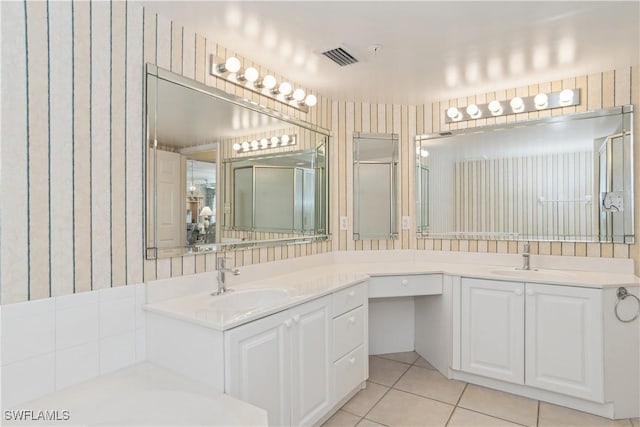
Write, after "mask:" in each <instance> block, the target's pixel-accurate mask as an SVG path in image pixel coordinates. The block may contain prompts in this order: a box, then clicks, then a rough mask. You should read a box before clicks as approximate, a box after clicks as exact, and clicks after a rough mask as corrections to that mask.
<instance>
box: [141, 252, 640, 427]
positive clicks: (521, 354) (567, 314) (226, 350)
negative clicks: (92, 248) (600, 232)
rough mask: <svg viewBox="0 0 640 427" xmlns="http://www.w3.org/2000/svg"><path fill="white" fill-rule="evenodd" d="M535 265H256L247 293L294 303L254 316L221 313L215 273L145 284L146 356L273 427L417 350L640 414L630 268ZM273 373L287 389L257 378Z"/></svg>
mask: <svg viewBox="0 0 640 427" xmlns="http://www.w3.org/2000/svg"><path fill="white" fill-rule="evenodd" d="M531 261H532V268H534V269H535V270H532V271H522V270H518V269H516V268H515V266H518V265H519V263H520V257H519V256H518V255H507V254H468V253H465V254H462V253H444V252H425V251H412V250H401V251H386V252H382V253H378V252H355V253H354V252H337V253H328V254H321V255H315V256H309V257H304V258H298V259H294V260H286V261H277V262H272V263H267V264H261V265H254V266H247V267H242V268H241V275H240V276H238V277H237V278H236V277H234V282H233V283H231V287H232V288H235V289H236V292H235V294H236V295H239V294H242V293H243V292H247V293H248V294H250V293H251V292H253V291H255V290H256V289H262V290H264V289H271V290H273V289H280V290H281V292H283V294H286V295H287V297H286V298H283V299H281V300H278V301H275V302H274V301H268V302H265V304H264V305H262V306H255V307H253V309H252V310H250V312H247V313H237V312H236V313H222V312H220V311H219V309H214V308H212V307H214V306H215V304H216V303H212V301H213V300H212V299H213V298H215V297H210V296H209V295H208V291H209V289H210V288H211V287H213V286H214V282H215V279H214V276H213V273H204V274H200V275H194V276H191V277H190V278H184V277H183V278H180V280H179V282H180V285H179V290H178V288H176V287H175V286H174V285H173V284H172V283H173V282H175V280H176V279H167V280H161V281H157V282H154V283H150V284H149V286H148V287H147V302H148V304H147V306H146V310H147V357H148V359H149V360H150V361H152V362H154V363H157V364H160V365H161V366H165V367H167V368H170V369H173V370H176V371H178V372H180V373H182V374H184V375H186V376H188V377H192V378H196V377H197V378H198V379H199V380H204V381H205V382H206V383H208V384H210V385H212V386H214V387H216V388H218V389H220V390H223V391H225V392H226V393H229V394H231V395H232V396H234V397H237V398H240V399H242V400H245V401H247V402H248V403H252V404H255V405H257V406H259V407H263V408H265V409H267V412H268V413H269V420H270V423H275V424H285V425H311V424H318V423H321V422H322V421H323V420H326V419H327V418H328V417H329V416H330V415H331V414H332V413H333V412H335V411H336V410H337V409H338V408H340V406H341V405H342V404H343V403H344V402H346V401H347V400H348V399H349V398H350V397H351V396H353V395H354V394H355V393H356V392H357V391H358V390H359V389H360V388H362V387H364V385H365V380H366V379H367V377H368V355H369V354H381V353H394V352H402V351H411V350H415V351H416V352H417V353H418V354H420V355H421V356H422V357H424V358H425V359H426V360H427V361H429V363H431V364H432V365H433V366H434V367H435V368H436V369H438V370H439V371H440V372H441V373H442V374H443V375H445V376H446V377H448V378H453V379H459V380H463V381H466V382H470V383H475V384H479V385H482V386H486V387H491V388H494V389H498V390H502V391H506V392H510V393H514V394H519V395H522V396H527V397H531V398H534V399H538V400H543V401H547V402H551V403H556V404H559V405H563V406H567V407H571V408H574V409H578V410H582V411H586V412H590V413H594V414H597V415H601V416H605V417H608V418H628V417H637V416H638V415H640V408H638V402H639V400H640V391H639V388H640V385H639V384H638V383H639V382H638V381H637V379H638V378H640V357H639V353H640V327H639V325H638V323H640V322H638V321H635V322H630V323H623V322H621V321H619V320H617V319H616V317H615V313H614V306H615V303H616V301H617V298H616V291H617V289H618V288H619V287H623V286H624V287H626V289H627V290H628V292H629V293H630V294H633V295H638V293H639V287H640V279H639V278H638V277H636V276H635V275H634V274H633V267H634V266H633V260H616V259H609V260H605V259H593V258H584V259H583V258H579V257H572V258H571V259H567V257H553V256H535V257H532V260H531ZM292 271H293V273H291V272H292ZM230 295H233V293H232V294H230ZM222 298H226V297H222ZM243 298H244V297H243ZM220 301H223V300H220ZM227 301H229V302H228V304H229V305H231V306H233V304H234V303H233V301H232V299H231V298H230V299H229V300H227ZM203 304H204V305H203ZM216 310H218V311H216ZM203 343H204V345H203ZM283 343H284V344H283ZM252 352H255V353H256V354H258V353H259V354H260V355H261V357H260V358H257V357H255V358H252V357H251V354H252ZM194 353H197V354H196V356H194ZM525 355H526V357H525ZM534 355H535V357H533V356H534ZM242 357H245V359H244V360H243V359H242ZM258 359H259V363H258V362H256V361H257V360H258ZM185 360H189V363H184V362H185ZM251 363H258V364H256V365H255V366H251ZM283 366H285V367H286V368H282V367H283ZM310 366H313V367H314V368H313V369H311V370H310V369H308V367H310ZM568 367H569V368H568ZM265 371H268V372H270V378H271V377H273V378H271V380H270V384H273V383H274V382H275V383H278V384H286V387H284V386H283V387H282V388H280V389H277V390H274V388H273V387H272V386H271V385H270V386H269V390H266V389H265V388H264V387H266V384H262V383H261V382H260V381H254V379H253V378H252V372H265ZM310 372H313V374H310ZM253 375H254V374H253ZM271 381H273V382H271ZM242 384H245V385H247V384H249V385H250V387H245V388H244V389H243V387H242ZM288 384H290V385H291V386H289V385H288Z"/></svg>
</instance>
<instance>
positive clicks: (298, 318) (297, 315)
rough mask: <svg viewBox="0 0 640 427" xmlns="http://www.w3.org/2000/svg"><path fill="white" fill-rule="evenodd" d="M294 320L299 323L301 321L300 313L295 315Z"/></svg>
mask: <svg viewBox="0 0 640 427" xmlns="http://www.w3.org/2000/svg"><path fill="white" fill-rule="evenodd" d="M293 321H294V322H296V323H298V322H299V321H300V315H299V314H296V315H295V316H293Z"/></svg>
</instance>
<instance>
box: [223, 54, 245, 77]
mask: <svg viewBox="0 0 640 427" xmlns="http://www.w3.org/2000/svg"><path fill="white" fill-rule="evenodd" d="M240 67H241V64H240V60H239V59H238V58H236V57H235V56H230V57H229V58H227V60H226V61H225V62H224V68H225V69H226V70H227V71H228V72H230V73H237V72H238V71H240Z"/></svg>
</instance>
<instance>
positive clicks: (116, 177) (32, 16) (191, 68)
mask: <svg viewBox="0 0 640 427" xmlns="http://www.w3.org/2000/svg"><path fill="white" fill-rule="evenodd" d="M1 19H2V41H1V43H2V53H1V54H2V64H3V67H2V97H3V105H2V124H3V126H2V135H1V136H2V139H1V141H2V146H1V149H2V160H1V162H2V163H1V168H0V175H1V182H2V193H1V196H0V197H1V201H0V203H1V204H0V206H1V208H2V215H1V217H0V233H1V239H0V240H1V245H2V246H1V248H0V249H1V254H0V257H1V263H0V269H1V270H0V280H1V286H0V302H1V303H2V304H10V303H15V302H20V301H26V300H32V299H39V298H46V297H49V296H59V295H65V294H70V293H76V292H83V291H88V290H92V289H100V288H104V287H110V286H122V285H127V284H135V283H140V282H143V281H147V280H153V279H160V278H167V277H172V276H180V275H185V274H192V273H195V272H201V271H209V270H213V269H214V264H215V263H214V259H213V258H214V255H213V254H211V255H197V256H187V257H174V258H168V259H161V260H144V256H143V242H142V238H143V200H142V196H143V188H142V183H143V177H142V171H143V168H142V162H143V152H142V149H143V109H142V107H143V70H144V63H145V62H150V63H153V64H156V65H158V66H159V67H162V68H166V69H170V70H172V71H174V72H176V73H180V74H182V75H184V76H186V77H189V78H194V79H196V80H198V81H200V82H203V83H205V84H208V85H211V86H215V87H217V88H219V89H223V90H225V91H228V92H231V93H235V94H237V95H241V96H244V97H247V98H250V99H253V100H254V101H257V102H260V103H262V104H265V105H267V106H268V107H270V108H273V109H275V110H279V111H281V112H282V113H285V114H287V115H289V116H291V117H294V118H297V119H302V120H306V121H308V122H311V123H314V124H316V125H318V126H320V127H323V128H326V129H330V130H331V131H332V134H333V138H332V140H331V150H330V170H329V176H330V203H331V204H330V206H331V216H330V229H331V230H333V236H332V239H331V240H330V241H326V242H315V243H307V244H301V245H292V246H282V247H272V248H261V249H247V250H243V251H238V252H235V254H234V256H235V262H236V265H238V266H242V265H248V264H255V263H261V262H266V261H271V260H279V259H286V258H292V257H301V256H306V255H311V254H316V253H322V252H327V251H335V250H368V249H372V250H385V249H407V248H419V249H437V250H453V251H488V252H517V251H518V250H519V249H520V246H521V245H520V244H519V243H517V242H514V241H469V240H460V241H458V240H425V239H417V238H416V237H415V225H414V224H413V222H414V218H415V206H414V200H415V196H414V166H415V159H414V151H413V150H414V149H413V147H414V142H413V139H414V136H415V135H416V134H421V133H430V132H434V131H440V130H443V129H445V128H446V127H445V125H444V124H443V123H442V111H443V110H444V109H445V108H446V107H447V106H449V105H462V104H465V105H466V104H467V102H468V101H470V100H475V102H488V101H490V100H491V99H495V98H498V99H505V98H507V97H509V96H512V95H514V94H516V93H517V94H521V95H528V94H529V93H534V92H536V91H537V90H538V89H540V90H554V91H555V90H559V89H562V88H563V87H580V88H582V90H583V103H582V104H581V105H580V106H578V107H571V108H572V109H575V110H578V111H580V110H584V109H595V108H601V107H607V106H613V105H620V104H626V103H629V102H633V103H635V104H637V103H638V101H639V100H640V95H639V93H640V90H639V87H640V85H637V84H636V82H637V81H639V80H640V78H638V68H633V72H631V71H630V70H617V71H610V72H605V73H599V74H593V75H588V76H579V77H575V78H571V79H566V80H561V81H555V82H550V83H540V84H533V85H531V86H527V87H520V88H513V89H508V90H504V91H497V92H492V93H486V94H479V95H476V96H471V97H468V98H462V99H454V100H446V101H440V102H436V103H434V104H427V105H419V106H409V105H395V104H370V103H365V102H345V101H331V100H329V99H327V98H326V97H323V96H319V97H318V98H319V101H318V105H317V106H316V107H314V108H311V110H310V111H309V113H306V114H305V113H302V112H300V111H298V110H296V109H294V108H291V107H286V106H283V105H282V104H280V103H276V102H275V101H273V100H271V99H266V98H264V97H262V96H261V95H258V94H256V93H253V92H249V91H246V90H245V89H242V88H240V87H237V86H235V85H233V84H231V83H228V82H225V81H223V80H220V79H218V78H216V77H213V76H211V75H209V73H208V72H207V62H208V57H209V55H210V54H216V55H218V56H222V57H224V56H227V54H234V55H237V53H236V52H230V51H227V50H226V49H225V48H223V47H222V46H219V45H217V44H216V43H214V42H213V41H211V40H207V39H206V38H205V37H203V36H201V35H199V34H195V33H194V32H192V31H190V30H189V29H188V28H185V27H183V26H181V25H180V24H179V23H176V22H173V21H171V20H170V19H167V18H166V17H162V16H157V15H156V14H153V13H151V12H150V11H148V10H146V9H143V8H142V7H141V6H140V5H139V4H137V3H131V2H123V1H117V0H116V1H111V2H102V1H91V2H86V1H80V0H74V1H71V2H35V1H22V2H3V4H2V17H1ZM237 56H238V55H237ZM240 59H241V61H243V62H244V65H245V66H249V65H253V66H254V67H256V68H258V70H259V71H260V72H261V73H265V72H267V71H270V70H267V69H265V68H264V67H261V66H260V65H259V64H254V63H252V62H251V61H249V60H248V59H246V58H242V57H240ZM632 74H633V78H632ZM276 77H280V76H276ZM632 82H633V86H632V85H631V83H632ZM631 93H632V94H633V95H631ZM7 100H10V101H7ZM565 110H566V111H565ZM570 110H571V109H563V110H562V112H563V113H564V112H569V111H570ZM558 111H560V110H558ZM534 114H535V113H530V114H529V116H527V117H533V116H534ZM538 114H540V115H542V114H546V113H542V112H541V113H538ZM552 114H554V113H552ZM520 118H523V116H520V115H516V116H508V117H507V118H505V119H500V120H507V121H512V120H518V119H520ZM637 119H638V115H636V128H638V123H637ZM492 120H494V119H483V120H477V121H474V122H469V123H463V124H458V125H452V126H451V129H453V128H454V127H455V126H480V125H482V124H485V123H487V124H488V123H490V122H491V121H492ZM495 120H496V121H498V120H499V119H495ZM354 131H357V132H381V133H390V132H393V133H398V134H400V144H401V150H400V171H401V180H400V187H401V198H400V200H401V202H400V203H401V206H400V215H401V216H408V217H409V218H410V219H411V221H410V223H411V227H410V228H409V229H408V230H401V233H400V238H399V239H397V240H362V241H354V240H353V239H352V220H353V214H352V212H353V199H352V197H351V193H352V186H353V176H352V175H353V174H352V167H351V163H352V159H353V154H352V137H351V135H352V133H353V132H354ZM639 141H640V138H636V162H637V164H640V159H639V158H638V156H639V153H640V149H638V146H639ZM636 188H640V182H639V179H638V174H636ZM639 194H640V192H638V194H637V195H636V203H637V205H638V206H640V201H639V200H638V195H639ZM638 211H640V209H637V210H636V223H637V224H638V223H640V220H638ZM341 216H343V217H347V219H348V220H349V224H350V228H349V230H346V231H344V230H340V229H339V227H338V224H339V219H340V217H341ZM532 249H533V250H534V253H536V252H537V253H553V254H562V255H589V256H602V257H611V256H616V257H629V256H634V257H636V258H637V256H638V245H634V246H632V247H631V250H629V247H628V246H626V245H608V244H604V245H599V244H574V243H567V242H553V243H551V242H540V243H539V244H534V245H533V248H532Z"/></svg>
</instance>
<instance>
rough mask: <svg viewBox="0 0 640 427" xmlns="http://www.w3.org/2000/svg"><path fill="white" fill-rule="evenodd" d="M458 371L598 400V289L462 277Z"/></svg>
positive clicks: (600, 365) (601, 365) (600, 341)
mask: <svg viewBox="0 0 640 427" xmlns="http://www.w3.org/2000/svg"><path fill="white" fill-rule="evenodd" d="M460 299H461V301H460V309H461V311H460V313H461V321H460V368H461V370H462V371H465V372H469V373H473V374H478V375H482V376H485V377H489V378H495V379H499V380H503V381H507V382H512V383H516V384H525V385H528V386H533V387H537V388H540V389H544V390H548V391H553V392H557V393H561V394H565V395H569V396H574V397H578V398H582V399H586V400H591V401H595V402H603V401H604V386H603V378H604V361H603V321H602V292H601V290H600V289H594V288H582V287H573V286H560V285H543V284H535V283H521V282H510V281H496V280H485V279H472V278H462V280H461V290H460Z"/></svg>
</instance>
